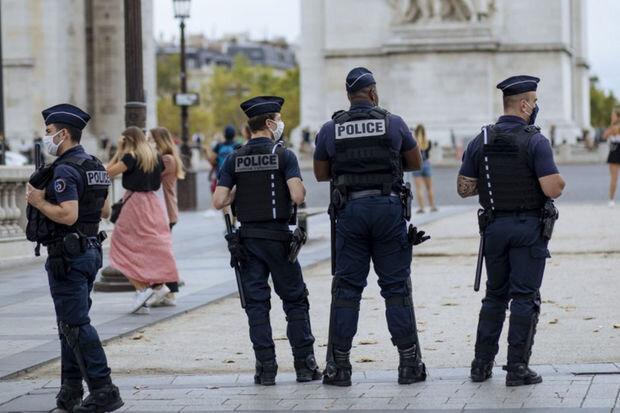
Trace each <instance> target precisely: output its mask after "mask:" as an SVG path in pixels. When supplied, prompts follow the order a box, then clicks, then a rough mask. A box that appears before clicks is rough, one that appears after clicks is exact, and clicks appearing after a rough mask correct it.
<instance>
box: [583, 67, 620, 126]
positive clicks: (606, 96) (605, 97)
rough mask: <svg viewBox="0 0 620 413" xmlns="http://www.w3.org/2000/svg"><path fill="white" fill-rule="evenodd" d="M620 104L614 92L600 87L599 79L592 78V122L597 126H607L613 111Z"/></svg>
mask: <svg viewBox="0 0 620 413" xmlns="http://www.w3.org/2000/svg"><path fill="white" fill-rule="evenodd" d="M619 104H620V102H618V99H616V97H615V96H614V94H613V92H609V93H605V91H604V90H602V89H599V87H598V79H597V78H591V79H590V122H591V123H592V126H594V127H595V128H606V127H608V126H609V123H610V121H611V111H612V109H613V108H615V107H617V106H618V105H619Z"/></svg>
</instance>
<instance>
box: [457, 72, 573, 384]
mask: <svg viewBox="0 0 620 413" xmlns="http://www.w3.org/2000/svg"><path fill="white" fill-rule="evenodd" d="M539 81H540V79H539V78H537V77H533V76H513V77H510V78H508V79H506V80H504V81H503V82H501V83H499V84H498V85H497V88H498V89H500V90H502V92H503V102H504V115H503V116H500V118H499V119H498V121H497V123H496V124H494V125H489V126H485V127H483V128H482V133H480V134H479V135H478V136H477V137H476V138H475V139H474V140H472V141H471V142H470V143H469V145H468V147H467V150H466V152H465V154H464V156H463V163H462V165H461V169H460V171H459V175H458V178H457V191H458V193H459V195H460V196H461V197H463V198H465V197H468V196H473V195H478V199H479V202H480V205H482V207H483V208H484V210H480V211H479V212H478V216H479V220H480V227H481V228H480V230H481V235H482V236H483V237H484V238H483V239H484V259H485V260H486V270H487V282H486V294H485V297H484V299H483V300H482V309H481V310H480V316H479V321H478V331H477V336H476V346H475V358H474V360H473V361H472V364H471V379H472V381H474V382H482V381H485V380H486V379H488V378H490V377H491V375H492V369H493V364H494V360H495V355H496V354H497V352H498V349H499V347H498V342H499V337H500V334H501V332H502V327H503V324H504V320H505V318H506V309H507V308H508V305H509V304H510V323H509V330H508V364H507V365H506V366H505V367H504V369H505V370H507V372H508V373H507V375H506V385H507V386H519V385H524V384H536V383H540V382H542V377H541V376H540V375H538V374H537V373H536V372H535V371H534V370H531V369H530V368H529V366H528V364H529V361H530V355H531V353H532V345H533V344H534V335H535V333H536V324H537V323H538V316H539V314H540V304H541V299H540V286H541V284H542V279H543V272H544V270H545V262H546V259H547V258H549V257H550V255H549V250H548V249H547V245H548V242H549V238H550V237H551V234H550V233H547V232H546V228H544V226H543V221H542V219H543V218H544V214H543V209H545V210H546V207H547V206H548V205H549V203H550V202H551V201H549V199H555V198H558V197H559V196H560V195H561V194H562V190H563V189H564V186H565V183H564V179H563V178H562V176H561V175H560V174H559V172H558V168H557V166H556V165H555V162H554V160H553V150H552V149H551V145H550V144H549V140H548V139H547V138H545V137H544V136H543V135H542V134H541V133H540V128H539V127H537V126H534V122H535V121H536V115H537V114H538V105H537V103H536V102H537V100H538V99H537V97H536V89H537V87H538V82H539ZM551 208H552V209H553V210H554V211H555V207H553V206H551ZM554 215H555V214H554ZM543 229H545V232H543Z"/></svg>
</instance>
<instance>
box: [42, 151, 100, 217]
mask: <svg viewBox="0 0 620 413" xmlns="http://www.w3.org/2000/svg"><path fill="white" fill-rule="evenodd" d="M74 156H75V157H78V158H84V159H90V155H88V154H87V153H86V152H85V151H84V148H83V147H82V146H81V145H78V146H74V147H73V148H71V149H69V150H67V151H66V152H65V153H63V154H62V155H61V156H60V157H59V158H58V160H61V159H66V158H69V157H74ZM58 160H57V161H58ZM84 189H85V188H84V182H83V181H82V174H80V171H79V170H78V169H77V168H76V167H75V166H72V165H69V164H63V165H58V166H57V167H55V168H54V176H53V178H52V180H51V181H50V182H49V184H48V188H47V191H46V200H47V201H48V202H50V203H52V204H56V205H60V204H61V203H63V202H67V201H78V200H79V199H80V197H81V196H82V194H83V193H84Z"/></svg>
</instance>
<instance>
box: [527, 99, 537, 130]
mask: <svg viewBox="0 0 620 413" xmlns="http://www.w3.org/2000/svg"><path fill="white" fill-rule="evenodd" d="M538 110H539V108H538V104H536V105H535V106H534V109H532V114H531V115H530V121H529V122H528V123H527V124H528V125H533V124H534V122H536V116H537V115H538Z"/></svg>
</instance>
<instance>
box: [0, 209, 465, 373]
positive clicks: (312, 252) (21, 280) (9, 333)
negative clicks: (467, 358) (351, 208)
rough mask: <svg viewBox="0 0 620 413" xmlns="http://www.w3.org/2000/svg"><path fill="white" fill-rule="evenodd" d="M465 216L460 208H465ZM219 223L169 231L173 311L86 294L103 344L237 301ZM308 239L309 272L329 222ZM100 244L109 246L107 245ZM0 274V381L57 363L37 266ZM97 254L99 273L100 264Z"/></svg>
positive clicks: (321, 252) (191, 220) (304, 253)
mask: <svg viewBox="0 0 620 413" xmlns="http://www.w3.org/2000/svg"><path fill="white" fill-rule="evenodd" d="M465 209H466V208H465ZM463 210H464V208H462V207H446V208H442V210H441V211H440V212H438V213H435V214H426V215H425V216H424V218H423V219H420V221H419V222H420V223H422V222H425V221H428V220H432V219H438V218H440V217H444V216H448V215H451V214H454V213H457V212H460V211H463ZM224 230H225V226H224V220H223V219H222V218H221V215H220V214H219V213H218V215H217V216H216V217H213V218H205V216H204V213H202V212H191V213H181V216H180V219H179V223H178V224H177V226H175V228H174V231H173V243H174V250H175V257H176V259H177V265H178V268H179V273H180V277H181V279H182V280H183V281H185V284H186V285H185V287H182V288H181V290H180V292H179V294H178V299H177V303H178V304H177V306H176V307H161V308H156V309H152V311H151V313H150V314H148V315H134V314H129V313H128V308H129V306H130V304H131V303H132V300H133V293H132V292H127V293H93V295H92V297H93V308H92V310H91V319H92V322H93V325H94V326H95V327H96V328H97V330H98V332H99V335H100V338H101V340H102V341H103V342H106V341H109V340H112V339H114V338H117V337H120V336H123V335H127V334H129V333H131V332H133V331H136V330H138V329H140V328H143V327H146V326H149V325H152V324H155V323H158V322H161V321H163V320H166V319H169V318H171V317H174V316H176V315H179V314H183V313H186V312H189V311H191V310H194V309H196V308H198V307H201V306H204V305H206V304H209V303H212V302H214V301H217V300H219V299H221V298H223V297H226V296H229V295H231V294H236V292H237V285H236V283H235V279H234V272H233V270H232V269H231V268H230V266H229V262H230V258H229V254H228V250H227V248H226V243H225V241H224V236H223V233H224ZM309 236H310V240H309V242H308V243H307V245H306V246H304V248H302V250H301V254H300V257H299V261H300V262H301V264H302V266H303V267H305V268H308V267H310V266H313V265H315V264H317V263H319V262H321V261H324V260H326V259H328V258H329V256H330V245H329V219H328V217H327V215H326V214H321V215H317V216H314V217H311V218H309ZM106 242H109V240H108V241H106ZM33 261H35V262H33V263H32V264H28V265H20V266H14V267H9V268H2V269H0V379H1V378H4V377H7V376H11V375H14V374H16V373H19V372H21V371H24V370H27V369H30V368H33V367H36V366H38V365H41V364H43V363H46V362H48V361H50V360H53V359H55V358H58V357H59V342H58V335H57V329H56V321H55V315H54V308H53V303H52V300H51V298H50V295H49V288H48V286H47V276H46V274H45V271H44V270H43V263H42V262H41V261H40V260H34V259H33ZM107 263H108V260H107V253H106V252H104V267H105V266H106V265H107Z"/></svg>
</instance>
